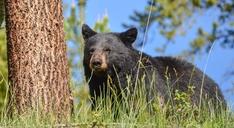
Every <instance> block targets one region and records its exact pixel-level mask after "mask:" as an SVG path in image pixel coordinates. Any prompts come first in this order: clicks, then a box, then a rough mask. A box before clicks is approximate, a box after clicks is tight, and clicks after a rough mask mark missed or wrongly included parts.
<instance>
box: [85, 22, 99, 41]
mask: <svg viewBox="0 0 234 128" xmlns="http://www.w3.org/2000/svg"><path fill="white" fill-rule="evenodd" d="M96 34H97V32H95V31H93V30H92V29H91V28H90V27H89V26H88V25H87V24H83V25H82V36H83V38H84V40H85V41H87V40H88V39H89V38H90V37H92V36H94V35H96Z"/></svg>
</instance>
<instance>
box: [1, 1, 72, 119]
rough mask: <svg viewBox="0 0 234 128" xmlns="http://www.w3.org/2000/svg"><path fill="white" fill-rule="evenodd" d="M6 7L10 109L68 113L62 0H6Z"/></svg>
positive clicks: (70, 102)
mask: <svg viewBox="0 0 234 128" xmlns="http://www.w3.org/2000/svg"><path fill="white" fill-rule="evenodd" d="M5 7H6V29H7V50H8V52H7V55H8V70H9V86H10V99H11V100H10V102H9V104H10V105H9V107H10V108H11V109H10V110H11V111H12V110H16V112H18V114H23V113H25V112H28V111H29V110H33V111H39V110H40V112H43V114H53V115H54V114H55V115H56V116H57V117H58V118H61V117H62V118H67V117H69V116H70V114H71V110H72V107H73V100H72V97H71V91H70V79H69V73H68V62H67V55H66V42H65V36H64V27H63V23H64V21H63V13H62V0H5ZM12 99H13V100H12Z"/></svg>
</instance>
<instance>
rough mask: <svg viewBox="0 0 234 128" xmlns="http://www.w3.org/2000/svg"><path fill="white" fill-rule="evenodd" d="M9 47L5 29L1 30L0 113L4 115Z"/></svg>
mask: <svg viewBox="0 0 234 128" xmlns="http://www.w3.org/2000/svg"><path fill="white" fill-rule="evenodd" d="M7 75H8V69H7V47H6V34H5V29H1V30H0V113H2V110H3V106H4V101H5V97H6V89H7V85H8V83H7V79H8V76H7Z"/></svg>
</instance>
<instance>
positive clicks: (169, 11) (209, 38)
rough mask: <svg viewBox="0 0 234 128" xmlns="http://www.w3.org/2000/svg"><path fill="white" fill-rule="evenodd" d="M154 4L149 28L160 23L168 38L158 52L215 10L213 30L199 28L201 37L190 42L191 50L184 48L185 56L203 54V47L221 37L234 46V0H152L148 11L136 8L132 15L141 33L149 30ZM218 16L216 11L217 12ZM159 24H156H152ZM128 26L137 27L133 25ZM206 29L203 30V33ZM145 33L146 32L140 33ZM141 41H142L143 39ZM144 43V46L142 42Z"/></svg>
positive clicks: (146, 8)
mask: <svg viewBox="0 0 234 128" xmlns="http://www.w3.org/2000/svg"><path fill="white" fill-rule="evenodd" d="M151 5H153V6H152V12H151V18H150V21H149V27H152V26H154V27H155V26H156V27H157V28H155V29H157V30H158V31H159V32H160V34H161V35H162V36H164V37H165V39H166V40H167V42H166V43H165V44H164V46H162V47H157V48H156V50H157V51H158V52H164V51H165V49H166V48H167V47H166V46H167V44H168V43H169V42H174V41H175V40H174V39H175V38H176V37H177V36H184V35H186V33H187V32H188V31H189V30H190V28H192V27H193V24H195V22H196V20H197V19H198V18H199V17H202V16H203V14H206V12H207V11H213V12H215V13H216V14H217V17H216V19H214V20H215V21H213V23H209V22H207V23H206V24H207V25H211V28H212V29H211V30H210V31H207V32H205V31H204V29H203V28H202V27H198V28H197V37H195V38H194V39H193V40H191V41H190V49H188V50H186V51H183V55H184V56H185V57H191V56H193V55H194V54H196V53H201V52H202V49H207V51H208V49H209V48H210V46H211V45H212V43H213V42H214V41H215V40H216V39H217V41H220V44H221V45H222V46H223V47H227V48H234V40H233V34H234V28H233V24H234V23H233V16H234V1H230V0H229V1H228V0H227V1H220V0H173V1H171V0H154V1H153V3H151V0H148V5H147V6H146V7H145V11H144V12H138V11H135V12H134V15H132V16H130V19H131V20H133V21H134V22H135V23H136V24H139V25H137V26H140V27H139V30H140V32H141V33H145V30H146V23H147V17H148V16H149V11H150V7H151ZM213 15H214V14H213ZM152 24H156V25H152ZM123 25H124V26H127V27H128V26H135V25H133V24H131V25H127V24H123ZM201 32H202V33H201ZM140 35H144V34H140ZM142 39H143V37H142ZM139 42H142V40H140V41H139ZM140 45H142V44H141V43H140Z"/></svg>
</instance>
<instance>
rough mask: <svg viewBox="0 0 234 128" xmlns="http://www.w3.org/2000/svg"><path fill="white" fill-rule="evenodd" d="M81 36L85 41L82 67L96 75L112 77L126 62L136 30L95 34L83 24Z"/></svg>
mask: <svg viewBox="0 0 234 128" xmlns="http://www.w3.org/2000/svg"><path fill="white" fill-rule="evenodd" d="M82 35H83V39H84V41H85V47H84V65H86V66H89V68H90V70H91V71H93V72H94V73H95V74H96V75H98V74H99V75H100V74H103V73H105V74H108V75H114V74H115V72H118V71H120V70H121V69H122V68H123V67H124V66H125V65H126V64H128V62H126V61H131V60H130V59H129V57H130V56H131V52H132V43H133V42H134V41H135V39H136V37H137V29H136V28H130V29H128V30H127V31H125V32H122V33H113V32H110V33H97V32H95V31H93V30H92V29H91V28H90V27H89V26H88V25H86V24H83V26H82Z"/></svg>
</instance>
